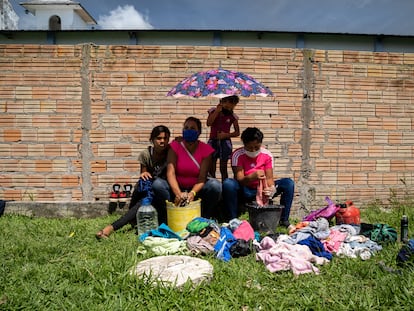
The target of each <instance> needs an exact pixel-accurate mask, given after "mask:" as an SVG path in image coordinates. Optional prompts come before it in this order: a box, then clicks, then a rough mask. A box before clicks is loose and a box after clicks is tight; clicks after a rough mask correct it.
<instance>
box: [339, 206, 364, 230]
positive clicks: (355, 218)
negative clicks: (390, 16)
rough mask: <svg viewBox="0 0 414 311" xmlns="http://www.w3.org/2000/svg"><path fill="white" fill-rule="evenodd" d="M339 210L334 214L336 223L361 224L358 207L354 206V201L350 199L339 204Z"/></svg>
mask: <svg viewBox="0 0 414 311" xmlns="http://www.w3.org/2000/svg"><path fill="white" fill-rule="evenodd" d="M339 207H340V208H339V210H338V211H337V212H336V214H335V220H336V224H337V225H342V224H347V225H357V226H359V225H360V224H361V219H360V211H359V208H357V207H355V206H354V203H353V202H352V201H350V200H348V201H346V202H345V204H340V205H339Z"/></svg>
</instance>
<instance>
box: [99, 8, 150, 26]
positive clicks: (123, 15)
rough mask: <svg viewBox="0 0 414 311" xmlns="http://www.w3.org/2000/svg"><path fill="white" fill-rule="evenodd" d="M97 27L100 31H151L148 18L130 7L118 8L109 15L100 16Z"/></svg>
mask: <svg viewBox="0 0 414 311" xmlns="http://www.w3.org/2000/svg"><path fill="white" fill-rule="evenodd" d="M98 25H99V26H100V27H101V28H102V29H153V28H154V27H153V26H152V25H151V24H150V23H149V22H148V17H147V16H143V15H142V14H141V13H139V12H138V11H137V10H135V7H133V6H132V5H125V6H123V7H121V6H118V7H117V8H116V9H115V10H113V11H111V12H109V15H103V16H102V15H100V16H99V19H98Z"/></svg>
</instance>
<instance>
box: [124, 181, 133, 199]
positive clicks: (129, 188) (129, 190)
mask: <svg viewBox="0 0 414 311" xmlns="http://www.w3.org/2000/svg"><path fill="white" fill-rule="evenodd" d="M124 190H125V194H126V197H127V198H130V197H131V193H132V185H131V184H125V185H124Z"/></svg>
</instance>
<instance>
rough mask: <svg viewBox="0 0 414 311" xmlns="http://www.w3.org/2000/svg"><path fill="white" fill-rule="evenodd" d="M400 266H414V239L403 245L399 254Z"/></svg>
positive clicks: (398, 261)
mask: <svg viewBox="0 0 414 311" xmlns="http://www.w3.org/2000/svg"><path fill="white" fill-rule="evenodd" d="M397 265H398V266H399V267H414V240H409V241H408V243H407V244H405V245H403V246H402V247H401V249H400V251H399V252H398V254H397Z"/></svg>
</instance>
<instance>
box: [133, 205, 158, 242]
mask: <svg viewBox="0 0 414 311" xmlns="http://www.w3.org/2000/svg"><path fill="white" fill-rule="evenodd" d="M157 228H158V213H157V210H156V209H155V208H154V206H152V205H151V199H149V198H144V199H142V203H141V206H140V207H139V208H138V211H137V230H138V236H140V235H141V234H143V233H145V232H147V231H149V230H152V229H157Z"/></svg>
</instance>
